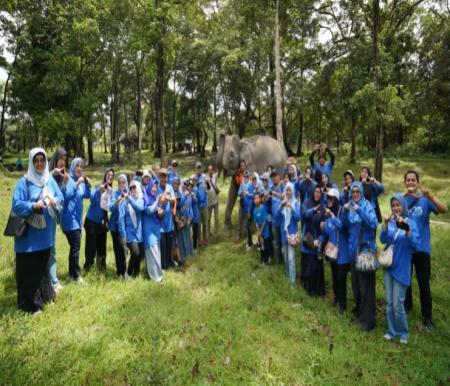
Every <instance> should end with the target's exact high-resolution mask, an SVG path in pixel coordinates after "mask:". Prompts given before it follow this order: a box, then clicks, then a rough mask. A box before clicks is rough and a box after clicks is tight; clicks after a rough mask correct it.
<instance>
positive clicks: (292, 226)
mask: <svg viewBox="0 0 450 386" xmlns="http://www.w3.org/2000/svg"><path fill="white" fill-rule="evenodd" d="M285 221H286V219H285V218H284V214H283V208H280V228H281V242H282V244H287V234H286V230H285ZM299 221H300V204H299V202H298V201H296V202H295V207H294V209H293V210H292V214H291V222H290V223H289V225H288V233H289V234H290V235H292V234H295V233H298V222H299Z"/></svg>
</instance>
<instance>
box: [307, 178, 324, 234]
mask: <svg viewBox="0 0 450 386" xmlns="http://www.w3.org/2000/svg"><path fill="white" fill-rule="evenodd" d="M316 189H319V191H320V198H319V199H318V200H316V199H314V192H315V191H316ZM316 206H319V210H318V211H317V212H314V213H313V215H312V216H311V217H310V218H309V219H307V220H306V225H307V228H308V229H309V231H310V232H311V233H312V234H313V236H314V237H315V238H316V237H318V234H319V232H320V223H321V222H322V221H323V220H324V215H325V205H324V203H323V193H322V190H321V189H320V187H319V186H316V187H315V188H314V189H312V191H311V195H310V197H309V200H307V201H306V202H305V207H306V209H311V208H315V207H316Z"/></svg>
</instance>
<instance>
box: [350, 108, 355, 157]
mask: <svg viewBox="0 0 450 386" xmlns="http://www.w3.org/2000/svg"><path fill="white" fill-rule="evenodd" d="M350 135H351V141H352V148H351V152H350V163H352V164H354V163H355V162H356V116H355V115H352V128H351V132H350Z"/></svg>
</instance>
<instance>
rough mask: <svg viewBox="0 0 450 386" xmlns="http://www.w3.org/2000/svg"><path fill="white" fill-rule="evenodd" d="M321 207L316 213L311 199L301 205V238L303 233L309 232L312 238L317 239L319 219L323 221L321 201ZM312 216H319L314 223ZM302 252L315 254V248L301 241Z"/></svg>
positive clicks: (319, 231) (323, 210) (318, 235)
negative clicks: (314, 223)
mask: <svg viewBox="0 0 450 386" xmlns="http://www.w3.org/2000/svg"><path fill="white" fill-rule="evenodd" d="M320 205H321V207H320V209H319V211H318V212H317V213H314V204H313V203H312V201H311V199H308V200H306V201H305V202H304V203H303V205H302V213H301V215H302V221H303V227H302V240H303V239H304V238H305V235H306V234H307V233H308V232H309V233H311V234H312V236H313V237H314V240H317V239H318V238H319V237H320V233H321V229H320V221H323V217H324V213H325V209H324V205H323V202H321V203H320ZM313 216H319V218H318V220H317V221H316V225H313V224H312V222H311V219H312V218H313ZM301 251H302V253H308V254H311V255H317V249H315V248H314V249H313V248H310V247H309V246H307V245H306V244H305V243H303V242H302V246H301Z"/></svg>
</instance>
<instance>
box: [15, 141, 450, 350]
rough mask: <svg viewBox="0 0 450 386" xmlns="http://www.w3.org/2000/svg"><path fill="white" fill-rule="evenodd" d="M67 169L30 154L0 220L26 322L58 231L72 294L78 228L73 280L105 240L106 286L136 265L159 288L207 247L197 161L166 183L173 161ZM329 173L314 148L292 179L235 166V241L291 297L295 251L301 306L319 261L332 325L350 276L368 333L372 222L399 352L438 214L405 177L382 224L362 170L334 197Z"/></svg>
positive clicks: (318, 279)
mask: <svg viewBox="0 0 450 386" xmlns="http://www.w3.org/2000/svg"><path fill="white" fill-rule="evenodd" d="M316 153H318V159H317V161H316V160H315V155H316ZM327 154H328V156H329V157H330V160H329V161H328V160H327ZM68 166H69V165H68V157H67V152H66V151H65V150H64V149H61V148H60V149H58V150H57V151H56V152H55V154H54V155H53V157H52V158H51V160H50V161H49V160H48V159H47V155H46V152H45V151H44V149H42V148H35V149H32V150H31V151H30V154H29V165H28V170H27V172H26V174H25V176H24V177H22V178H20V180H19V181H18V183H17V185H16V188H15V190H14V194H13V200H12V210H11V216H10V219H11V217H12V215H14V216H16V217H19V218H21V219H23V222H24V224H25V226H23V227H21V228H20V230H16V232H17V234H15V242H14V249H15V253H16V281H17V295H18V306H19V308H20V309H22V310H24V311H26V312H30V313H39V312H40V311H41V310H42V309H43V307H44V305H45V304H46V303H48V302H51V301H52V300H53V299H54V297H55V293H56V292H58V291H59V290H60V289H61V288H62V286H61V284H60V282H59V280H58V277H57V273H56V257H55V256H56V251H55V240H56V227H57V226H58V225H59V226H60V227H61V230H62V231H63V233H64V235H65V237H66V238H67V242H68V244H69V246H70V251H69V267H68V271H69V276H70V278H71V279H72V280H73V281H75V282H77V283H80V284H84V283H85V281H84V279H83V278H82V276H81V268H80V265H79V260H80V248H81V233H82V231H83V229H84V232H85V234H86V236H85V239H86V243H85V263H84V270H85V271H88V270H89V269H91V267H92V266H93V265H94V263H95V262H96V263H97V266H98V268H99V269H101V270H104V269H106V242H107V234H108V233H110V234H111V237H112V243H113V250H114V256H115V265H116V273H117V275H118V276H119V277H121V278H124V279H127V278H129V277H135V276H137V275H139V273H140V266H141V262H142V260H145V262H146V267H147V271H148V275H149V277H150V278H151V279H152V280H154V281H156V282H157V283H161V282H162V280H163V275H164V270H166V269H170V268H171V267H174V266H182V265H183V264H184V263H185V261H186V258H187V257H189V256H192V255H193V254H194V250H195V249H196V248H198V247H204V246H207V245H208V240H209V238H210V228H211V226H210V223H211V219H212V217H213V215H214V232H213V234H214V236H215V237H218V232H219V229H218V228H219V226H218V223H219V222H218V212H219V208H218V203H219V201H218V195H219V193H220V190H219V188H218V187H217V174H216V173H215V170H214V167H213V166H212V165H209V166H208V167H207V170H206V173H204V170H203V165H202V164H201V163H200V162H197V163H196V166H195V173H194V174H193V175H192V176H191V177H189V178H184V179H182V178H181V177H180V174H179V173H178V172H177V169H178V162H177V161H173V162H172V164H171V167H170V168H169V169H165V168H161V167H159V166H158V165H156V166H154V167H153V168H152V169H149V170H144V171H137V172H136V173H135V174H134V175H132V176H130V175H126V174H119V175H118V177H117V178H116V177H115V172H114V170H113V169H107V170H106V171H105V173H104V175H103V179H102V182H101V183H100V184H99V185H97V186H93V185H92V183H91V181H90V179H89V178H88V177H87V176H86V175H85V173H84V163H83V160H82V159H81V158H74V159H73V160H72V161H71V163H70V166H69V167H68ZM333 166H334V155H333V153H332V152H331V150H330V149H329V147H328V146H323V145H317V146H316V147H315V149H314V151H313V153H312V154H311V156H310V165H309V166H308V167H307V168H306V169H305V170H304V172H303V173H301V170H300V168H299V166H298V165H297V162H296V159H295V158H292V157H290V158H288V160H287V163H286V167H285V168H284V169H283V170H276V169H274V168H273V167H272V166H271V165H268V166H267V169H266V172H264V173H263V174H262V175H261V176H259V175H258V173H254V172H253V173H252V172H250V171H249V170H247V166H246V163H245V161H241V162H240V164H239V169H238V170H237V171H236V173H235V175H234V177H233V178H235V180H236V181H235V182H236V183H237V184H238V186H239V191H238V196H239V198H240V205H239V214H238V229H237V233H238V235H237V236H238V240H240V239H241V238H245V239H246V248H247V250H249V249H251V248H252V246H253V245H254V244H253V241H254V238H256V239H257V246H258V249H259V252H260V256H261V263H262V264H264V265H266V264H270V263H271V261H272V259H275V261H277V262H278V263H279V264H284V265H285V267H286V272H287V275H288V278H289V281H290V284H291V285H292V287H296V283H297V269H296V258H297V254H298V252H299V251H300V252H301V259H300V262H301V264H300V283H301V286H302V287H303V288H304V289H305V291H306V292H307V293H308V294H309V295H311V296H323V295H324V294H325V279H324V262H329V263H330V267H331V274H332V275H331V277H332V288H333V294H334V306H336V307H337V309H338V312H339V313H340V314H344V313H345V312H346V310H347V277H348V273H349V272H350V273H351V287H352V291H353V298H354V301H355V306H354V308H353V310H352V312H353V314H354V315H355V316H356V319H357V321H358V324H359V326H360V327H361V328H362V329H363V330H366V331H370V330H372V329H373V328H374V327H375V321H376V296H375V280H376V274H375V272H376V269H377V268H378V267H379V262H378V259H376V258H375V257H374V256H375V254H376V249H377V247H376V237H377V228H378V224H379V223H381V224H382V226H381V231H380V234H379V238H380V241H381V243H382V244H384V245H385V246H386V248H385V251H384V252H383V253H384V255H385V258H386V256H387V260H389V263H384V265H383V269H384V272H383V277H384V286H385V293H386V317H387V325H388V328H387V332H386V334H385V336H384V338H385V339H386V340H393V339H395V338H399V339H400V341H401V342H403V343H406V342H407V341H408V326H407V318H406V312H405V308H406V310H410V309H411V307H412V296H411V289H410V286H411V276H412V269H413V266H414V267H415V270H416V276H417V280H418V283H419V290H420V301H421V308H422V318H423V324H424V326H425V327H426V328H431V326H432V301H431V290H430V253H431V251H430V223H429V218H430V213H432V212H434V213H436V214H437V213H444V212H446V211H447V207H446V205H445V204H443V203H442V202H441V201H439V199H437V198H436V196H434V195H433V194H431V193H430V192H429V191H428V190H426V189H425V188H423V187H422V186H421V185H420V180H419V174H418V173H417V172H416V171H407V172H406V173H405V175H404V184H405V187H406V192H405V193H396V194H394V195H393V196H392V197H391V199H390V206H391V211H390V213H388V214H386V215H385V216H384V217H383V216H382V214H381V211H380V208H379V205H378V196H379V195H380V194H382V193H383V192H384V186H383V184H382V183H381V182H379V181H377V180H376V179H375V178H373V177H372V175H371V172H370V169H369V168H367V167H363V168H362V169H361V171H360V173H359V175H358V176H355V174H354V173H353V172H352V171H351V170H347V171H345V173H344V174H343V188H342V190H341V191H339V190H338V188H337V185H336V184H335V183H333V181H332V178H333ZM115 181H116V185H115ZM114 185H115V186H114ZM84 200H89V208H88V210H87V214H86V216H85V219H84V222H83V203H84ZM8 224H9V221H8ZM211 233H212V232H211ZM255 233H256V234H255ZM127 251H129V255H130V257H129V259H127V257H126V254H127ZM371 259H372V260H371ZM380 261H381V260H380Z"/></svg>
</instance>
